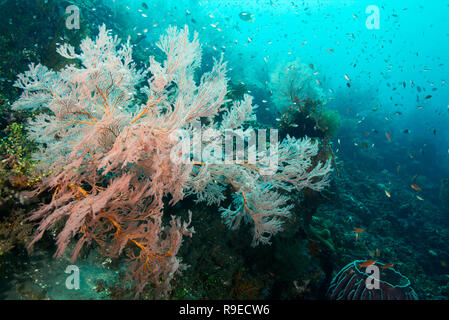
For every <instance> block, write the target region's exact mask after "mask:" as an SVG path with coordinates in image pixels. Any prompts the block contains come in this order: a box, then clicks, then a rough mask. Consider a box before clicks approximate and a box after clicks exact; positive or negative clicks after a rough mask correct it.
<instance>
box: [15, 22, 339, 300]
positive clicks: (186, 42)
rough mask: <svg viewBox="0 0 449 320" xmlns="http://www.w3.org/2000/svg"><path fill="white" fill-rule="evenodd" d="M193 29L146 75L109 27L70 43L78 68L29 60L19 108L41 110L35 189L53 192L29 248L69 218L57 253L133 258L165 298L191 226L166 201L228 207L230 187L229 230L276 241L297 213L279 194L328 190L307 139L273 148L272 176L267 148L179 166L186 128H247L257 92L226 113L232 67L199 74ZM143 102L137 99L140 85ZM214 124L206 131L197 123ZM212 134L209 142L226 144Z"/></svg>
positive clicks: (141, 277) (33, 125) (164, 40)
mask: <svg viewBox="0 0 449 320" xmlns="http://www.w3.org/2000/svg"><path fill="white" fill-rule="evenodd" d="M190 38H191V37H190V32H189V29H188V28H187V27H185V28H184V29H178V28H176V27H170V28H168V29H167V32H166V34H165V35H163V36H162V37H161V38H160V40H159V42H158V44H157V46H158V48H159V49H160V50H162V52H163V53H164V54H165V55H166V59H165V61H163V62H162V63H161V62H157V61H156V60H155V58H154V57H150V58H149V61H150V66H149V68H148V69H147V70H138V69H137V68H136V65H135V64H134V63H133V60H132V46H131V45H130V43H129V41H128V42H126V43H125V44H120V41H119V39H117V37H113V36H111V34H110V32H109V31H108V30H107V29H106V27H105V26H102V27H100V29H99V35H98V36H97V38H96V39H95V40H92V39H90V38H87V39H85V40H83V41H82V43H81V46H80V52H78V53H77V52H76V50H75V48H73V47H71V46H69V45H63V46H61V47H60V48H58V50H57V51H58V53H59V54H60V55H62V56H63V57H65V58H68V59H73V60H74V59H77V60H78V61H79V62H80V63H79V64H77V65H70V66H67V67H65V68H64V69H62V70H60V71H57V72H56V71H52V70H49V69H47V68H46V67H44V66H42V65H34V64H32V65H30V70H29V71H27V72H25V73H24V74H21V75H19V78H18V80H17V82H16V84H15V85H16V86H17V87H19V88H21V89H23V94H22V96H21V97H20V99H18V101H16V102H15V104H14V108H16V109H20V108H32V109H36V108H45V109H46V111H45V112H43V113H41V114H40V115H38V116H37V117H36V118H35V119H34V120H32V121H31V122H30V124H29V127H30V131H31V136H32V138H34V140H36V141H37V142H39V143H40V144H41V146H42V148H41V150H40V152H38V153H37V154H36V155H35V157H36V159H37V160H39V161H40V164H41V169H42V170H43V171H45V172H46V173H47V175H46V178H44V179H43V181H42V183H41V185H40V186H39V188H38V190H37V191H36V192H37V193H40V192H44V191H47V192H51V194H52V198H51V201H50V202H49V203H47V204H43V205H42V206H41V207H40V208H39V209H38V210H37V211H35V212H34V213H32V215H31V218H30V219H31V220H37V221H39V226H38V228H37V234H36V236H35V238H34V240H33V241H32V242H31V244H30V248H31V247H32V246H33V245H34V243H35V242H36V241H38V240H39V239H41V237H42V236H43V234H44V232H45V231H47V230H49V229H50V228H52V227H53V226H54V225H55V224H56V223H58V222H61V221H64V222H65V224H64V227H63V228H62V230H61V231H60V233H59V234H58V236H57V245H58V249H57V251H56V256H61V255H62V254H63V253H64V252H65V250H66V249H67V247H68V244H69V243H70V242H71V241H72V240H75V241H76V246H75V249H74V252H73V257H72V258H73V259H76V258H77V256H78V255H79V253H80V250H81V249H82V248H83V247H84V246H87V245H91V244H95V245H96V246H97V247H98V248H100V249H101V250H102V251H103V252H104V253H105V254H108V255H111V256H118V255H120V254H121V253H122V252H126V253H127V256H128V259H129V260H130V271H131V272H130V275H131V276H132V277H133V278H134V280H135V281H136V284H137V292H139V293H140V292H142V291H143V290H144V289H145V287H146V286H147V285H148V284H152V285H153V287H155V288H156V289H157V292H158V293H159V294H161V295H163V294H166V293H167V292H168V290H169V288H170V287H169V283H170V280H171V279H172V278H173V276H174V274H175V273H176V271H177V270H181V269H182V263H181V261H180V259H179V258H176V253H177V252H178V250H179V248H180V246H181V242H182V237H183V236H191V235H192V233H193V228H191V227H189V224H190V221H189V222H188V223H185V222H184V223H183V222H181V220H180V218H179V217H178V218H175V217H173V218H172V220H171V223H170V226H163V224H162V215H163V210H164V201H163V200H164V198H165V197H170V198H171V200H170V202H169V203H170V205H174V204H176V203H177V202H178V201H180V200H182V199H183V198H184V197H186V196H195V197H197V200H198V201H206V202H207V203H208V204H212V203H214V204H218V205H219V204H220V203H221V202H222V201H223V200H224V199H225V197H224V195H223V191H224V190H225V189H226V188H228V187H229V186H230V187H231V188H232V190H233V191H234V202H233V206H232V207H230V208H228V209H222V216H223V217H224V219H225V222H226V224H227V225H228V226H229V227H232V228H236V227H238V225H239V222H240V221H247V222H248V223H251V224H252V225H253V230H254V240H253V244H254V245H256V244H258V243H269V240H270V238H271V236H273V235H274V234H276V233H277V232H279V231H281V230H282V223H283V220H284V219H286V218H288V217H289V216H290V210H291V208H292V207H291V205H289V204H288V200H289V198H288V196H287V195H284V194H282V195H281V194H280V193H279V192H278V191H277V190H279V189H282V190H285V191H291V190H293V189H296V190H302V189H303V188H311V189H314V190H318V191H320V190H322V189H323V188H324V187H325V186H326V185H327V183H328V179H329V173H330V171H331V167H330V161H326V162H325V163H321V162H318V164H317V165H312V160H311V159H312V158H313V157H314V156H315V155H317V153H318V145H317V143H316V142H312V141H311V140H310V139H307V138H305V139H295V138H291V137H288V138H287V139H286V140H284V141H282V142H275V143H274V145H273V147H274V148H273V150H275V154H271V155H270V157H273V156H276V158H277V159H278V170H276V171H275V172H273V174H270V175H265V174H263V170H264V169H266V167H267V166H268V165H269V163H268V162H267V159H268V158H269V157H267V155H266V154H265V155H264V154H263V152H260V153H259V154H258V159H259V160H258V161H257V162H256V163H252V162H251V161H249V160H250V159H249V158H248V157H247V156H243V158H242V159H243V160H242V161H240V162H235V163H214V162H211V161H208V159H202V160H198V161H196V160H195V161H173V159H172V155H173V152H174V151H176V152H178V149H179V141H177V140H176V139H173V136H174V135H176V132H178V131H180V130H183V131H184V132H186V133H187V136H197V135H200V134H201V133H200V132H199V131H203V130H206V131H207V130H209V131H211V130H212V131H211V132H214V131H219V132H223V131H226V130H237V131H238V130H240V132H243V133H245V132H247V131H248V130H249V129H245V130H243V128H242V125H243V124H244V123H245V122H246V121H248V120H254V119H255V116H254V113H253V112H254V110H255V106H253V105H252V99H251V97H250V96H245V97H244V100H243V101H241V102H234V103H233V104H231V105H230V107H229V110H227V111H226V112H225V114H224V116H223V117H222V121H221V123H220V122H217V121H215V116H217V115H218V114H219V113H220V112H221V111H224V110H226V109H227V104H226V103H227V102H228V101H227V100H226V94H227V92H228V91H227V75H226V64H225V63H224V62H223V60H222V58H220V59H218V60H215V63H214V66H213V67H212V70H211V71H210V72H206V73H204V74H203V75H202V76H201V78H200V79H198V80H197V79H195V76H194V75H195V71H196V70H197V69H198V68H199V67H200V65H201V46H200V44H199V42H198V39H197V34H196V33H194V35H193V40H190ZM138 85H139V87H140V88H141V89H140V90H141V91H142V93H144V94H145V95H146V97H147V98H146V102H145V103H143V104H142V103H139V102H137V101H139V100H138V99H137V98H136V93H137V90H136V87H137V86H138ZM201 118H207V119H209V121H207V124H206V125H203V126H201V125H199V126H198V123H199V122H200V120H201ZM217 141H218V140H217V139H216V138H214V137H213V136H209V138H207V139H205V140H204V141H203V140H202V141H201V143H203V144H206V147H207V146H211V145H212V146H218V145H219V143H218V142H217Z"/></svg>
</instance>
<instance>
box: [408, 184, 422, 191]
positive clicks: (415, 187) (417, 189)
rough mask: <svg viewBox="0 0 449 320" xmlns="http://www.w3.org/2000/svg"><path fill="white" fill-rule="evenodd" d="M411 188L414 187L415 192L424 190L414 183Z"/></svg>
mask: <svg viewBox="0 0 449 320" xmlns="http://www.w3.org/2000/svg"><path fill="white" fill-rule="evenodd" d="M410 187H412V189H413V190H416V191H421V190H422V189H421V188H420V187H419V186H417V185H416V184H414V183H413V184H411V185H410Z"/></svg>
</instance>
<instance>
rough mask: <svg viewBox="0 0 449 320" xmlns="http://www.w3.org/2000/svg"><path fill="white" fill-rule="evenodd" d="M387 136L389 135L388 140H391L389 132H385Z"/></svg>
mask: <svg viewBox="0 0 449 320" xmlns="http://www.w3.org/2000/svg"><path fill="white" fill-rule="evenodd" d="M385 136H386V137H387V140H388V142H391V136H390V134H389V133H388V132H385Z"/></svg>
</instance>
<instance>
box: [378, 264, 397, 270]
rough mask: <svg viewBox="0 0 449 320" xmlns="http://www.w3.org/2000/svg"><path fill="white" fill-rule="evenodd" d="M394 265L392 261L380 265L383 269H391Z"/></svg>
mask: <svg viewBox="0 0 449 320" xmlns="http://www.w3.org/2000/svg"><path fill="white" fill-rule="evenodd" d="M393 266H394V264H392V263H387V264H384V265H383V266H382V267H380V268H381V269H382V270H386V269H390V268H392V267H393Z"/></svg>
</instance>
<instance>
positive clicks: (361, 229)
mask: <svg viewBox="0 0 449 320" xmlns="http://www.w3.org/2000/svg"><path fill="white" fill-rule="evenodd" d="M354 232H355V233H360V232H365V229H363V228H355V229H354Z"/></svg>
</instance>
